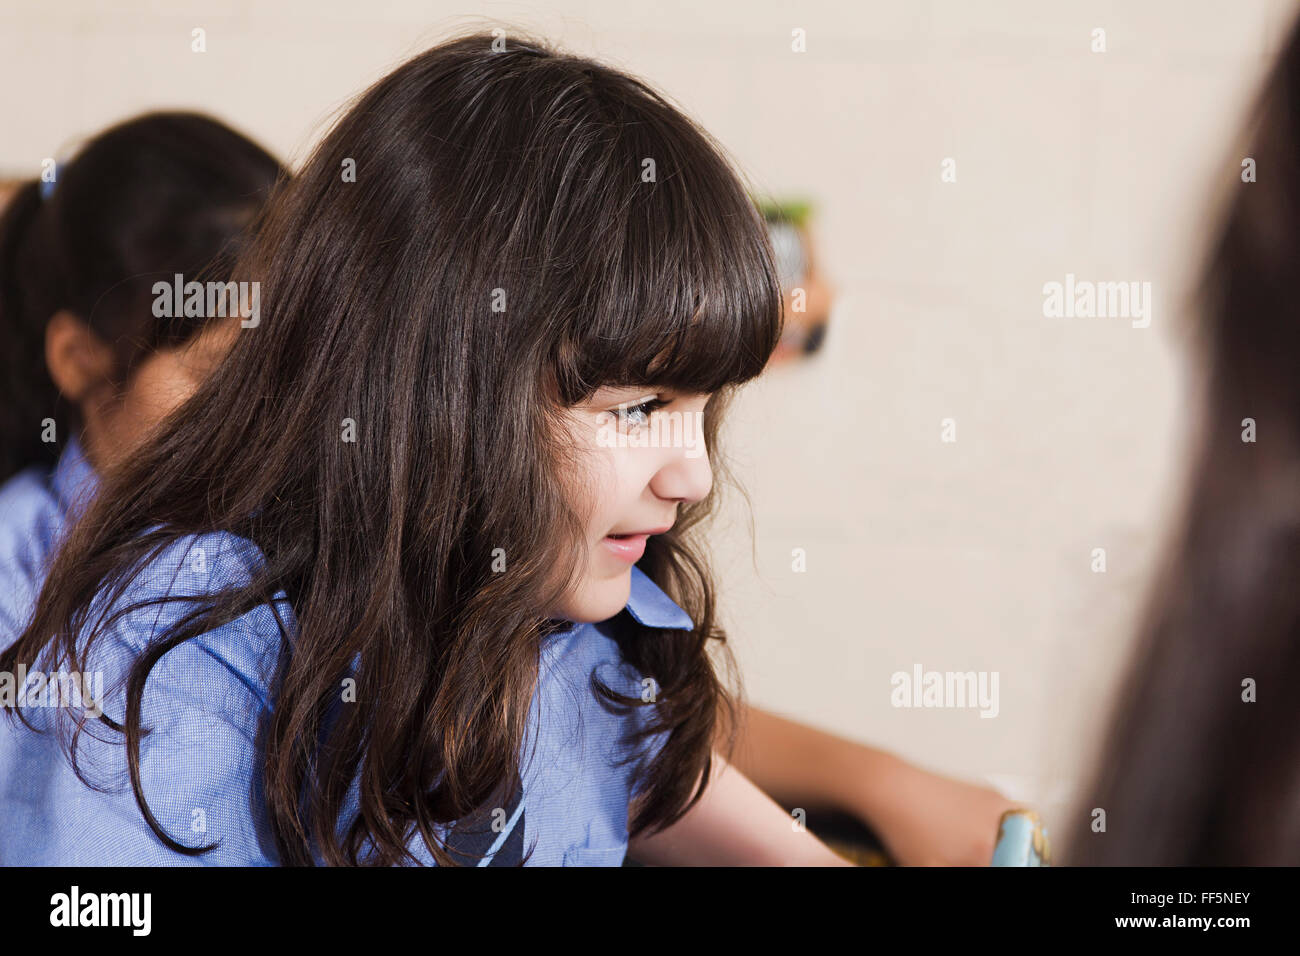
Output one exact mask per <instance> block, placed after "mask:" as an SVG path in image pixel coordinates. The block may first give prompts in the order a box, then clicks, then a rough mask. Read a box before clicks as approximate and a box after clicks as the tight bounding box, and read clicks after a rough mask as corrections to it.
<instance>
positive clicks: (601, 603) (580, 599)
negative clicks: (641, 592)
mask: <svg viewBox="0 0 1300 956" xmlns="http://www.w3.org/2000/svg"><path fill="white" fill-rule="evenodd" d="M631 591H632V569H631V566H629V567H628V572H627V573H626V574H621V575H619V576H618V577H616V578H606V579H603V580H599V579H597V580H593V579H591V578H588V579H587V580H586V581H584V582H583V584H582V587H581V588H580V589H579V591H578V593H577V595H576V596H575V597H574V599H573V600H572V601H571V602H570V605H569V608H568V610H567V612H566V613H565V615H564V616H565V618H566V619H568V620H570V621H574V622H577V623H579V624H582V623H589V624H596V623H599V622H600V621H607V620H609V619H610V618H611V617H613V616H614V615H615V614H617V613H618V612H619V611H621V610H623V608H625V607H627V599H628V596H629V595H630V594H631Z"/></svg>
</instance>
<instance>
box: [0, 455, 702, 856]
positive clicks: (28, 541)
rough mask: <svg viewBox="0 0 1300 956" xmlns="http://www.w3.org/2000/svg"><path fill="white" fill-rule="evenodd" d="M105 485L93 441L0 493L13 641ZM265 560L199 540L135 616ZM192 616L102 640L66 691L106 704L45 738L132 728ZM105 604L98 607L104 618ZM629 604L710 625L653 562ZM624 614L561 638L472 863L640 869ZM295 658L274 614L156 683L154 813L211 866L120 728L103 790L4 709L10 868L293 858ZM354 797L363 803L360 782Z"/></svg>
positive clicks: (237, 624)
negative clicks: (287, 752) (141, 657)
mask: <svg viewBox="0 0 1300 956" xmlns="http://www.w3.org/2000/svg"><path fill="white" fill-rule="evenodd" d="M93 484H94V472H93V470H92V469H91V468H90V466H89V464H88V463H87V462H86V461H85V459H84V457H83V456H82V455H81V450H80V448H79V446H77V445H76V444H75V443H69V445H68V447H67V449H65V452H64V454H63V456H62V457H61V458H60V461H59V463H58V466H57V467H56V468H55V469H54V472H53V473H52V474H45V475H42V474H40V473H39V472H36V471H33V472H30V473H29V472H24V473H23V474H21V475H19V476H16V477H15V478H14V479H12V480H11V481H10V482H8V483H7V484H6V485H5V487H4V488H3V489H0V525H2V527H0V549H2V550H0V575H3V577H2V578H0V590H2V591H3V593H2V594H0V618H2V620H0V625H2V626H3V627H4V628H5V629H6V630H5V631H4V632H0V643H3V644H6V645H7V644H8V643H10V642H11V641H12V640H14V639H15V638H16V637H17V635H18V634H19V633H20V632H21V628H22V625H23V624H25V622H26V620H27V618H28V617H29V616H30V613H31V610H32V606H33V604H34V601H35V597H36V594H37V593H39V590H40V584H41V581H42V580H43V577H44V573H43V572H44V569H45V568H47V567H48V563H49V558H50V555H51V553H52V550H53V548H54V547H55V546H57V544H58V542H59V541H60V540H61V537H62V534H63V531H64V529H65V527H66V525H67V523H68V521H69V520H70V516H73V515H75V514H76V513H77V509H78V508H80V507H83V506H84V504H85V502H86V501H87V500H88V498H87V494H88V493H93ZM261 559H262V558H261V553H260V552H259V551H258V549H257V548H256V546H255V545H253V544H252V543H251V542H249V541H247V540H245V539H243V538H239V537H236V536H235V535H232V534H229V533H227V532H210V533H206V534H201V535H189V536H187V537H185V538H181V539H179V540H177V541H175V542H173V543H172V544H171V545H169V546H168V548H166V549H165V550H164V551H163V552H162V553H161V554H160V555H159V556H158V557H157V558H155V559H153V560H152V561H151V562H150V563H149V564H147V565H146V566H145V567H144V568H143V569H142V570H141V572H140V573H139V574H138V575H137V576H136V577H135V578H134V579H133V581H132V583H131V585H130V587H129V588H128V590H127V592H126V593H125V594H124V595H123V598H122V601H121V605H122V606H125V605H128V604H131V603H135V602H137V601H140V600H148V599H154V598H158V597H161V596H164V595H168V594H175V595H184V594H195V593H202V592H203V591H204V590H211V591H216V590H220V589H222V588H225V587H228V586H231V585H234V584H238V583H242V582H245V581H247V580H248V577H249V575H250V573H251V571H252V569H253V568H255V567H256V566H258V564H259V563H260V561H261ZM103 597H104V596H103V595H101V598H103ZM24 602H25V603H24ZM275 604H276V607H277V609H278V610H279V613H280V616H281V618H282V619H283V620H284V622H285V624H286V626H288V627H289V628H290V629H291V635H292V634H293V633H294V632H295V631H296V621H295V619H294V617H293V612H292V610H291V608H290V606H289V603H288V601H287V599H286V597H285V595H284V592H280V594H277V595H276V597H275ZM190 606H191V605H190V604H189V602H174V603H171V604H165V605H161V606H159V605H153V606H149V607H147V608H145V609H141V610H139V611H135V612H132V613H131V614H129V615H127V616H125V617H124V618H122V619H121V620H119V621H118V622H117V623H116V624H115V625H114V626H113V627H112V628H111V629H110V630H109V631H107V632H106V633H105V634H104V635H103V636H102V637H101V638H100V641H99V642H98V643H97V644H96V647H95V649H94V651H93V654H92V658H91V664H92V668H91V674H89V675H84V677H83V675H63V677H64V678H65V683H64V684H63V685H62V686H63V687H65V688H66V687H70V686H73V681H76V683H75V686H76V687H77V688H84V689H85V690H86V691H88V692H89V696H90V698H92V699H90V700H87V699H86V697H85V696H65V697H64V698H63V699H62V700H61V703H62V704H63V705H64V706H63V707H62V708H60V707H53V706H42V705H39V704H38V705H31V704H29V705H28V706H26V707H25V708H24V715H25V716H26V717H27V719H28V720H29V721H30V722H31V723H33V724H34V725H35V726H36V727H38V728H41V729H47V730H53V729H54V728H55V724H54V720H55V718H56V717H59V718H61V719H62V720H63V721H64V722H65V725H66V724H67V723H68V720H67V719H68V717H69V716H70V714H69V710H68V709H69V708H70V707H71V708H75V710H73V711H72V712H73V713H75V712H76V711H77V710H85V709H87V708H89V709H90V711H91V712H92V713H94V712H95V710H96V709H97V708H98V707H102V709H103V711H104V712H105V713H106V714H107V715H108V716H109V717H112V718H114V719H115V720H117V721H118V722H119V723H120V722H122V720H123V717H124V714H125V692H124V690H123V688H122V686H121V685H122V682H123V679H124V677H125V675H126V673H127V669H128V668H129V666H130V663H131V661H132V660H133V658H134V657H135V655H136V654H138V653H139V652H140V650H141V649H142V648H143V647H144V646H145V645H146V644H147V643H148V641H149V640H150V639H151V638H152V637H153V636H154V635H155V634H156V633H158V632H160V631H162V630H163V629H165V628H166V627H167V626H169V625H170V624H172V623H174V622H175V621H177V620H178V619H179V618H180V617H181V616H182V615H183V614H184V613H185V611H186V610H187V609H188V607H190ZM102 607H103V601H102V600H101V599H99V598H97V599H96V606H95V609H94V610H95V611H98V610H99V609H100V608H102ZM627 610H628V612H629V614H630V615H631V617H632V618H634V619H635V620H637V621H639V622H640V623H642V624H645V625H648V626H650V627H655V628H672V629H690V628H691V627H692V626H693V624H692V622H691V619H690V616H689V615H688V614H687V613H686V612H685V611H683V610H682V609H681V608H680V607H678V606H677V605H676V604H675V603H674V602H673V601H672V600H671V599H670V598H669V597H668V596H667V595H666V594H665V593H664V592H663V591H662V590H660V589H659V588H658V587H657V586H656V585H655V584H654V582H652V581H651V580H650V579H649V578H648V577H647V576H646V575H645V574H644V573H643V572H642V571H641V570H640V569H639V568H636V567H633V568H632V580H631V593H630V596H629V599H628V603H627ZM620 620H621V619H620V618H611V619H610V620H608V621H604V622H601V623H599V624H575V625H574V626H573V627H571V628H569V629H568V630H566V631H564V632H562V633H560V634H555V635H552V636H551V637H549V638H548V639H547V640H546V642H544V644H543V647H542V653H541V659H540V662H539V670H538V681H537V687H536V689H535V692H534V695H533V700H532V707H531V710H530V715H529V733H528V735H527V739H526V740H525V742H524V748H523V752H522V754H521V756H522V759H521V761H520V782H521V784H522V788H521V789H522V796H521V797H520V798H519V799H517V800H516V801H514V802H513V803H512V804H511V805H510V806H508V807H505V808H503V809H504V811H505V814H504V820H505V826H504V828H503V829H502V830H501V832H500V833H495V832H494V833H488V834H485V835H484V836H483V838H482V840H481V841H480V842H475V841H474V840H473V839H468V840H461V841H458V842H457V843H456V844H455V846H457V847H458V848H461V847H463V848H464V849H465V851H466V852H467V853H468V852H473V853H474V854H475V855H477V854H480V853H485V854H486V858H485V859H484V860H483V861H482V862H481V863H480V864H479V865H494V866H501V865H510V864H514V863H518V862H519V861H520V859H521V858H522V854H523V852H524V851H526V850H528V849H531V856H530V857H529V858H528V860H527V864H528V865H530V866H562V865H563V866H589V865H603V866H618V865H620V864H621V863H622V862H623V858H624V855H625V854H626V850H627V844H628V833H627V822H628V802H629V800H630V799H631V797H632V796H633V794H632V790H631V781H630V775H631V772H632V768H633V766H634V763H626V757H627V754H626V752H625V751H624V749H623V746H622V744H623V739H624V736H625V735H626V734H627V732H628V731H629V730H630V729H632V726H633V725H632V724H631V723H629V722H632V721H638V722H639V721H644V720H646V719H648V714H647V711H648V710H649V708H640V709H638V710H637V711H635V712H634V713H633V714H632V715H619V714H614V713H610V712H609V711H607V710H605V709H604V708H603V707H602V706H601V705H600V702H599V701H598V700H597V698H596V696H595V694H594V693H593V692H592V690H591V687H590V675H591V674H592V672H593V671H596V672H597V676H598V677H599V678H600V679H601V680H602V681H603V682H604V683H606V684H608V685H609V686H610V687H612V688H614V689H615V690H618V691H620V692H622V693H625V694H628V695H631V696H636V697H640V696H641V692H642V687H643V681H642V679H641V676H640V675H639V674H637V673H636V672H635V671H634V669H633V668H631V667H630V666H629V665H627V664H626V662H624V661H623V659H622V656H621V654H620V652H619V649H618V644H617V643H616V641H615V640H614V638H613V636H612V635H613V634H614V630H613V629H614V628H615V627H618V626H620V625H619V623H618V622H619V621H620ZM15 628H16V629H15ZM279 648H280V631H279V627H278V624H277V622H276V619H275V615H274V614H273V613H272V611H271V605H270V604H265V605H262V606H260V607H257V608H254V609H253V610H252V611H250V612H248V613H247V614H245V615H244V616H243V617H241V618H239V619H238V620H235V621H232V622H230V623H228V624H226V625H223V626H222V627H219V628H217V629H215V630H213V631H210V632H208V633H206V634H203V635H201V636H199V637H197V638H194V639H192V640H189V641H186V642H185V643H183V644H181V645H180V646H178V647H176V648H175V649H173V650H171V651H169V652H168V653H167V654H166V655H164V656H163V658H162V659H161V660H160V661H159V663H158V664H157V665H156V667H155V668H154V670H153V673H152V674H151V675H150V677H149V681H148V683H147V684H146V688H145V694H144V701H143V714H142V723H143V724H144V726H146V727H149V728H151V729H152V733H150V734H149V735H148V737H146V738H145V739H144V741H143V742H142V744H141V758H140V770H141V779H142V785H143V789H144V793H145V795H146V797H147V800H148V803H149V807H150V809H151V810H152V812H153V813H154V815H155V817H156V818H157V820H158V821H159V823H160V824H161V825H162V826H163V828H164V830H165V831H166V832H167V833H169V834H170V835H171V836H172V837H173V839H176V840H178V841H179V842H181V843H185V844H188V845H191V846H196V845H202V844H209V843H213V842H216V841H220V845H219V846H218V848H217V849H215V850H212V851H211V852H209V853H207V854H204V855H202V856H198V857H193V856H188V855H185V854H180V853H176V852H174V851H172V850H171V849H169V848H168V847H167V846H166V845H165V844H163V842H162V841H161V840H159V839H158V838H157V836H156V835H155V834H154V833H153V831H152V830H151V829H150V828H149V826H148V824H147V823H146V822H145V820H144V817H143V816H142V815H141V812H140V810H139V808H138V807H137V805H136V802H135V797H134V795H133V793H132V790H131V785H130V779H129V776H128V774H127V769H126V756H125V753H126V751H125V747H124V745H123V743H122V737H121V735H120V734H118V733H116V732H115V731H112V730H111V729H110V728H107V727H105V726H103V725H102V724H101V723H99V722H97V721H94V720H91V721H89V722H87V724H86V730H85V731H84V732H83V734H82V736H81V738H80V740H79V743H78V759H79V761H80V762H81V765H82V767H83V769H84V770H86V772H87V774H88V776H89V777H90V779H91V781H92V782H93V783H95V784H96V785H97V786H99V787H101V788H103V792H101V791H99V790H93V789H90V788H88V787H87V786H86V785H85V784H83V783H82V781H81V780H80V779H78V777H77V776H76V774H75V773H74V772H73V770H72V768H71V766H70V765H69V763H68V761H67V759H66V756H65V754H64V752H63V751H62V750H61V748H60V744H59V735H58V734H57V733H50V732H47V733H35V732H33V731H31V730H29V729H28V728H26V727H24V726H23V725H22V724H21V723H19V722H17V721H11V720H10V719H9V717H8V716H6V715H5V714H3V713H0V864H2V865H91V866H94V865H185V864H190V865H193V864H207V865H238V866H250V865H251V866H256V865H274V864H275V863H277V862H278V860H277V859H276V854H275V850H274V846H273V844H272V842H271V840H270V836H269V832H268V829H267V827H266V824H265V819H264V816H263V808H262V805H261V802H260V800H259V797H258V784H257V777H258V770H259V769H260V766H261V764H260V760H259V757H258V754H257V752H256V734H257V729H258V725H259V721H260V720H261V719H262V716H263V714H264V713H265V712H266V711H268V710H269V709H270V708H271V707H272V706H273V701H272V700H271V699H270V694H269V692H268V687H269V685H270V677H271V675H272V674H273V673H274V670H275V664H276V655H277V654H278V653H279ZM14 677H15V678H16V677H17V675H14ZM0 681H3V675H0ZM29 686H30V685H29ZM54 687H55V684H54V683H51V684H50V686H49V688H48V689H47V691H46V693H45V695H44V698H43V700H44V701H45V702H46V703H51V702H55V701H56V700H57V695H55V694H54V693H53V692H52V691H53V688H54ZM0 692H3V686H0ZM635 726H641V724H640V723H637V724H636V725H635ZM534 744H535V747H534V746H533V745H534ZM662 745H663V737H662V735H657V736H656V737H654V738H652V739H651V741H650V742H649V744H648V745H647V746H645V747H644V748H643V751H642V753H641V760H642V761H646V760H649V759H651V758H652V757H653V755H654V753H655V752H657V749H658V748H659V747H661V746H662ZM353 793H354V801H355V787H354V791H353ZM442 833H443V835H445V833H446V831H445V830H443V831H442ZM410 848H411V850H412V853H413V854H414V855H415V856H416V857H417V858H418V859H419V860H420V861H421V862H423V863H426V864H432V863H433V859H432V856H431V854H429V853H428V851H427V850H426V849H425V848H424V846H423V843H422V842H421V841H420V840H419V838H418V837H416V838H415V839H414V840H413V841H412V843H411V844H410Z"/></svg>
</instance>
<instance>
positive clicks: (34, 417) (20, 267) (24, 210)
mask: <svg viewBox="0 0 1300 956" xmlns="http://www.w3.org/2000/svg"><path fill="white" fill-rule="evenodd" d="M41 186H42V183H41V182H40V181H39V180H35V179H33V180H31V181H29V182H26V183H24V184H23V185H22V186H21V187H20V188H19V189H18V191H17V192H16V193H14V195H13V196H12V197H11V198H10V200H9V202H8V203H7V205H6V206H5V209H4V213H3V215H2V216H0V339H3V341H4V349H3V350H0V352H2V353H3V356H4V358H3V359H2V360H0V362H3V366H2V367H3V376H0V381H2V382H3V384H0V481H4V480H6V479H8V478H9V476H11V475H12V474H14V473H15V472H17V471H20V470H21V469H23V468H25V467H26V466H28V465H31V464H37V463H41V462H50V463H52V462H53V460H54V458H55V457H56V448H57V446H56V445H55V444H52V443H48V442H44V441H42V440H41V435H42V431H44V429H43V428H42V426H41V423H42V421H44V420H45V419H54V420H55V423H56V425H55V428H54V430H53V431H54V433H55V434H56V435H57V436H58V437H60V438H62V435H63V428H62V427H60V426H62V425H63V422H61V421H59V420H58V418H59V415H61V414H62V412H63V409H61V408H59V407H58V406H59V405H60V403H59V393H58V389H56V388H55V387H54V382H53V380H52V379H51V378H50V373H49V371H48V370H47V368H46V366H45V354H44V344H45V322H46V320H47V319H48V318H49V315H48V313H45V312H44V306H45V303H46V301H47V300H48V298H49V287H50V284H51V273H52V267H53V262H54V257H55V252H54V250H53V249H51V248H50V246H51V244H52V238H51V236H50V235H49V230H47V229H43V228H42V225H43V222H42V220H43V219H44V215H45V213H47V212H48V210H47V208H46V207H47V200H46V199H44V198H42V195H41ZM47 433H48V432H47Z"/></svg>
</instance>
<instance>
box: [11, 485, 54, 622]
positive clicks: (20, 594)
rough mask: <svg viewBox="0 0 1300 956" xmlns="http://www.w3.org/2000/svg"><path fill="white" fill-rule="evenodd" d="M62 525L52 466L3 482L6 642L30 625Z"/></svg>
mask: <svg viewBox="0 0 1300 956" xmlns="http://www.w3.org/2000/svg"><path fill="white" fill-rule="evenodd" d="M62 527H63V520H62V514H61V511H60V509H59V505H58V501H57V499H56V498H55V497H54V494H53V493H52V492H51V490H50V486H49V470H48V469H45V468H41V467H39V466H33V467H31V468H28V469H26V470H24V471H21V472H19V473H18V474H16V475H14V476H13V477H11V478H10V479H9V480H8V481H6V482H5V483H4V484H3V485H0V647H3V646H8V644H9V643H11V642H12V641H13V640H14V639H16V638H17V637H18V634H19V633H21V631H22V629H23V627H24V626H25V625H26V623H27V618H28V616H29V615H30V613H31V610H32V607H33V606H34V604H35V601H36V596H37V595H38V594H39V593H40V586H41V582H42V580H43V578H44V576H45V571H46V569H47V565H48V562H49V559H50V556H51V554H52V553H53V551H54V549H55V545H56V544H57V541H58V535H59V534H60V533H61V531H62Z"/></svg>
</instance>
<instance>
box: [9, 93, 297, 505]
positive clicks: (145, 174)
mask: <svg viewBox="0 0 1300 956" xmlns="http://www.w3.org/2000/svg"><path fill="white" fill-rule="evenodd" d="M283 175H285V171H284V170H283V169H282V168H281V166H280V164H279V163H278V162H277V161H276V159H275V157H273V156H272V155H271V154H270V153H268V152H267V151H266V150H264V149H262V147H260V146H258V145H257V144H256V143H254V142H253V141H252V140H250V139H248V138H246V137H244V136H241V135H240V134H239V133H237V132H235V131H234V130H232V129H230V128H229V127H228V126H226V125H224V124H223V123H220V122H218V121H217V120H215V119H212V118H211V117H208V116H203V115H201V114H198V113H184V112H160V113H148V114H145V115H143V116H137V117H135V118H133V119H130V120H126V121H124V122H122V123H118V124H117V125H115V126H113V127H111V128H109V129H107V130H105V131H104V132H102V133H100V134H98V135H97V136H95V137H94V138H93V139H91V140H90V141H89V142H88V143H86V145H85V146H84V147H82V149H81V150H80V151H79V152H78V153H77V155H76V156H75V157H74V158H73V159H72V160H71V161H70V162H68V163H67V164H66V165H60V166H58V167H56V169H55V178H54V180H53V181H51V182H47V183H42V182H41V181H39V180H36V179H33V180H30V181H28V182H26V183H23V184H20V186H19V188H18V190H17V191H16V192H15V193H14V195H13V196H12V197H11V198H10V200H9V202H8V203H7V205H6V206H5V210H4V215H3V218H0V332H2V333H3V336H4V342H5V348H4V355H3V359H2V360H0V362H2V363H3V379H0V381H2V382H3V384H2V385H0V481H2V480H4V479H5V478H8V477H9V476H10V475H11V474H13V473H14V472H17V471H19V470H20V469H22V468H24V467H26V466H28V465H31V464H37V463H44V464H47V465H48V464H52V463H53V462H54V461H55V460H56V459H57V457H58V453H59V448H60V447H61V446H62V444H63V442H64V440H65V439H66V438H67V436H68V434H69V432H70V431H71V430H72V429H73V428H75V427H76V426H77V425H78V424H79V423H78V416H77V414H76V409H75V408H72V407H70V406H69V405H68V404H67V403H66V402H64V401H62V400H61V399H60V396H59V393H58V390H57V389H56V388H55V385H54V382H53V380H52V379H51V378H50V374H49V371H48V370H47V369H46V366H45V326H46V324H47V323H48V322H49V319H50V317H51V316H52V315H54V313H55V312H58V311H59V310H60V309H67V310H68V311H70V312H72V313H73V314H74V315H76V316H77V317H78V318H79V319H81V321H83V322H85V323H86V325H87V326H89V328H90V329H91V331H92V332H94V333H95V334H96V335H98V336H99V338H101V339H102V340H103V341H104V342H105V343H106V344H107V345H108V346H109V348H110V349H112V351H113V354H114V358H115V367H114V369H113V370H112V372H111V376H112V380H113V383H114V384H115V385H117V386H119V387H121V386H124V385H125V384H126V383H127V382H128V381H129V378H130V375H131V372H132V370H133V369H134V368H135V367H136V365H137V364H138V363H139V361H140V360H141V359H142V358H143V357H145V356H147V355H148V354H149V353H151V352H153V351H155V350H156V349H159V348H166V347H171V346H175V345H179V344H181V343H182V342H185V341H187V340H188V339H189V338H190V337H192V336H193V335H195V334H196V333H197V332H198V331H199V329H200V328H201V327H202V325H203V320H202V319H196V318H192V317H190V318H187V317H184V316H178V317H175V318H171V317H167V318H159V317H155V316H154V314H153V309H152V307H151V304H150V300H151V298H152V292H151V289H152V287H153V284H154V283H155V282H156V281H158V280H160V279H165V280H167V281H168V282H170V281H171V280H172V276H173V275H174V274H176V273H181V274H182V275H184V276H185V278H186V280H187V281H188V280H190V279H198V278H199V277H200V276H203V275H212V276H213V277H216V278H219V277H221V276H222V275H223V274H224V273H225V272H227V271H229V269H230V268H231V266H232V265H233V263H234V260H235V259H236V257H237V256H238V254H239V252H240V250H241V243H242V240H243V237H244V235H245V234H246V231H247V230H248V228H249V227H250V225H251V224H252V222H253V221H254V220H255V218H256V216H257V214H258V212H259V211H260V210H261V208H262V207H263V205H264V204H265V202H266V200H267V197H268V196H269V195H270V193H271V191H272V189H273V188H274V186H275V184H276V183H277V182H278V181H279V179H280V178H281V177H282V176H283ZM43 190H45V191H47V192H48V195H42V191H43ZM46 419H52V420H53V421H54V423H55V434H56V435H57V438H58V441H57V442H46V441H43V440H42V438H43V431H44V429H43V426H42V422H43V421H45V420H46Z"/></svg>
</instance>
